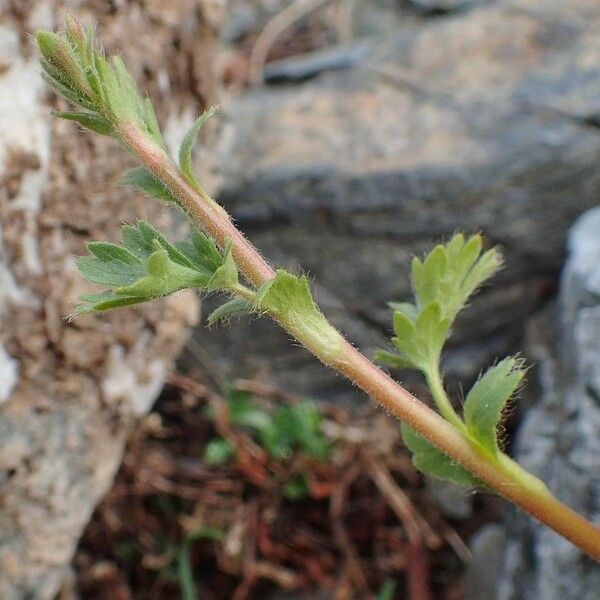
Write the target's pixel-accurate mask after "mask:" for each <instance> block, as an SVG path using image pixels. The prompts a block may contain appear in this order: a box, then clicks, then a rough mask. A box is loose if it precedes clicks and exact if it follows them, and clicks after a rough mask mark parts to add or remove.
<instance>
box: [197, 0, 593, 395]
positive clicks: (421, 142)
mask: <svg viewBox="0 0 600 600" xmlns="http://www.w3.org/2000/svg"><path fill="white" fill-rule="evenodd" d="M592 6H593V5H590V3H589V1H586V0H576V1H574V2H569V3H557V2H556V1H555V0H542V1H541V2H538V3H536V5H535V8H532V6H531V3H529V2H526V1H525V0H519V1H517V0H513V1H511V2H498V3H493V4H490V5H487V4H485V5H484V6H482V7H480V8H476V9H474V10H472V11H469V12H467V13H466V14H461V15H460V16H458V15H457V16H449V17H443V18H439V19H430V20H421V23H420V25H418V26H415V27H413V28H412V29H411V30H410V31H407V32H406V33H402V34H401V35H399V36H396V37H393V38H391V39H388V38H386V40H385V41H382V42H381V43H380V44H379V45H378V46H377V47H375V48H374V49H373V50H372V51H371V52H370V53H369V55H368V56H367V57H365V58H364V59H363V60H362V62H361V64H360V66H358V67H356V68H354V69H351V70H347V71H343V72H338V73H329V74H324V75H323V76H321V77H318V78H317V79H314V80H311V81H309V82H306V83H304V84H302V85H287V86H282V87H280V88H276V89H274V88H266V89H259V90H256V91H252V92H250V93H249V94H247V95H246V96H243V97H240V98H236V99H233V100H232V101H231V102H229V103H228V104H227V106H226V109H225V112H226V122H225V123H224V125H223V129H222V136H221V142H220V145H219V147H218V148H217V156H218V157H219V162H220V164H221V165H223V168H222V173H221V180H222V183H221V186H220V191H219V194H218V196H219V199H220V200H221V201H222V202H223V203H224V204H225V205H226V207H227V208H228V209H229V210H231V212H232V213H233V215H234V216H235V218H236V219H237V222H238V224H239V225H240V227H241V228H242V229H243V230H244V231H245V232H246V233H247V234H248V236H249V237H250V239H251V240H252V241H253V242H255V243H256V245H257V246H258V247H259V248H260V249H261V250H262V251H263V252H264V253H265V255H266V256H268V257H269V258H270V259H271V260H272V261H273V262H274V263H276V264H280V265H283V266H285V267H289V268H292V269H295V270H298V269H299V268H303V269H305V270H306V271H307V272H308V273H309V274H310V276H311V279H313V280H314V287H315V291H316V294H317V296H318V298H319V300H320V301H321V304H322V306H323V308H324V310H325V312H326V313H327V315H328V316H330V317H331V318H332V320H333V321H334V322H335V323H336V324H337V325H338V326H339V327H340V328H341V329H342V331H344V332H345V333H346V334H347V336H348V337H349V338H350V340H351V341H352V342H354V343H355V344H357V345H358V346H359V347H360V348H361V349H362V350H364V351H365V352H367V353H370V352H371V351H372V350H373V349H375V348H376V347H378V346H386V345H387V344H388V341H387V338H388V336H389V334H390V330H391V324H390V322H391V314H390V311H389V310H388V308H387V306H386V303H387V302H388V301H390V300H396V301H397V300H402V299H405V298H406V297H407V296H408V295H409V293H410V290H409V282H408V267H409V263H410V258H411V256H412V255H413V254H414V253H422V252H424V251H426V250H427V249H429V248H431V246H432V244H433V243H434V242H436V241H438V240H440V239H443V238H447V237H448V236H450V235H451V234H452V233H453V232H454V231H456V230H457V229H460V230H464V231H467V232H472V231H483V233H484V234H485V235H486V236H487V238H488V240H489V241H490V242H491V243H497V244H500V245H501V246H502V247H503V249H504V252H505V255H506V269H505V270H504V271H503V272H502V274H501V275H500V276H499V277H497V278H496V279H495V281H494V284H493V285H492V286H490V287H488V288H486V289H485V290H484V292H483V293H482V294H481V295H480V296H479V297H478V299H477V300H476V301H475V302H473V305H472V307H471V308H470V309H469V310H468V311H467V312H466V313H465V314H464V316H463V318H462V320H461V322H460V323H459V326H458V327H457V329H456V333H455V337H454V338H453V345H452V346H451V347H450V348H449V350H448V353H447V363H448V373H449V376H450V377H451V378H452V379H454V380H466V379H470V378H473V377H474V376H475V375H476V374H477V372H478V371H479V369H480V368H482V367H483V366H484V365H487V364H488V363H489V362H490V361H491V360H493V359H494V358H495V357H496V356H499V355H503V354H505V353H507V352H511V351H514V350H516V349H518V348H519V347H520V341H521V337H522V330H523V322H524V320H525V319H527V317H528V316H529V315H531V314H533V313H535V312H536V311H537V310H539V308H540V306H541V305H542V304H543V303H544V302H545V301H546V299H547V297H548V296H549V294H551V293H552V290H553V289H554V288H555V286H556V282H557V279H558V273H559V269H560V266H561V264H562V262H563V258H564V241H565V233H566V231H567V229H568V227H569V226H570V224H571V223H572V222H573V221H574V220H575V219H576V217H577V216H578V215H579V214H580V213H581V212H583V211H584V210H585V209H586V208H589V207H591V206H593V205H594V204H595V203H596V202H597V198H598V197H599V194H600V175H599V172H598V169H597V164H598V159H599V157H600V135H599V131H598V127H597V126H596V125H595V124H594V123H595V122H594V121H593V119H594V116H595V115H597V114H599V111H600V106H599V104H600V101H599V100H598V99H599V98H600V67H598V66H597V65H600V40H599V39H598V36H597V35H596V33H595V32H596V27H597V26H598V24H599V21H600V16H599V13H598V11H596V10H594V9H593V7H592ZM198 336H199V337H201V339H202V344H203V345H205V347H206V348H208V352H207V354H210V355H211V356H213V357H214V359H215V360H216V362H217V364H218V365H219V366H221V367H222V368H223V369H224V370H225V371H226V373H227V374H228V375H229V376H243V375H248V374H256V373H266V374H268V373H271V374H272V376H273V378H275V379H276V381H277V382H278V383H279V385H282V386H285V387H287V388H290V389H293V390H296V391H300V392H304V393H307V394H315V395H320V396H321V397H329V398H338V399H340V398H349V397H352V395H353V394H356V395H357V396H358V393H357V392H355V391H353V390H352V389H351V388H350V387H348V386H345V385H344V384H343V383H342V382H341V380H340V379H339V378H336V377H335V376H334V375H332V374H330V373H328V372H327V371H326V370H325V369H324V368H323V367H321V366H320V365H318V364H317V363H316V361H314V360H313V359H312V358H311V357H310V356H308V354H307V353H305V352H304V351H302V350H301V349H298V348H295V347H293V346H292V345H291V344H290V343H289V341H288V340H287V338H286V336H285V335H284V334H282V333H280V332H279V331H278V330H277V328H276V327H275V326H272V325H270V324H268V323H266V322H258V323H257V322H256V320H255V319H252V322H251V323H250V324H247V323H245V322H244V321H241V322H235V323H234V324H233V325H232V326H231V327H230V328H229V329H221V330H216V331H214V332H211V333H210V335H207V334H206V333H205V332H204V330H202V331H201V333H199V334H198Z"/></svg>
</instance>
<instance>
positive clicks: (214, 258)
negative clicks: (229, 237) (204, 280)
mask: <svg viewBox="0 0 600 600" xmlns="http://www.w3.org/2000/svg"><path fill="white" fill-rule="evenodd" d="M177 247H178V249H179V250H180V251H181V252H182V253H183V254H185V255H186V256H187V257H188V258H189V259H190V260H191V261H192V262H193V263H194V264H195V265H196V266H197V267H200V266H201V265H202V268H203V269H206V271H207V272H209V273H213V272H214V271H215V270H216V269H218V268H219V267H220V266H221V264H222V263H223V257H222V256H221V254H220V252H219V250H218V249H217V246H216V244H215V243H214V241H213V240H212V239H210V238H209V237H207V236H206V235H204V234H203V233H202V232H201V231H198V230H197V229H196V228H195V227H193V228H192V230H191V235H190V239H189V240H186V241H185V242H182V243H180V244H178V246H177Z"/></svg>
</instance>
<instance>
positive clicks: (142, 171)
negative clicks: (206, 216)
mask: <svg viewBox="0 0 600 600" xmlns="http://www.w3.org/2000/svg"><path fill="white" fill-rule="evenodd" d="M122 181H123V183H124V184H126V185H130V186H133V187H135V188H137V189H139V190H140V191H142V192H144V193H145V194H148V196H151V197H152V198H156V199H158V200H162V201H164V202H173V203H174V204H177V205H179V201H178V200H177V198H175V197H174V196H173V195H172V194H171V192H170V191H169V189H168V188H167V187H165V186H164V185H163V184H162V183H161V182H160V181H158V179H156V178H155V177H154V176H153V175H152V174H151V173H150V172H149V171H148V170H147V169H146V168H144V167H135V168H133V169H129V170H128V171H126V172H125V174H124V175H123V179H122Z"/></svg>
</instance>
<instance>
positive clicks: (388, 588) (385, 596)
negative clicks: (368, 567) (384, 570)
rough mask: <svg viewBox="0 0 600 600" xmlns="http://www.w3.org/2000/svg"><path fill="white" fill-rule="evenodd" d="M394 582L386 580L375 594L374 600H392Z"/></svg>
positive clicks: (394, 587) (394, 588)
mask: <svg viewBox="0 0 600 600" xmlns="http://www.w3.org/2000/svg"><path fill="white" fill-rule="evenodd" d="M395 590H396V582H395V581H394V580H393V579H387V580H386V581H385V583H384V584H383V585H382V586H381V589H380V590H379V592H378V593H377V598H376V600H393V598H394V591H395Z"/></svg>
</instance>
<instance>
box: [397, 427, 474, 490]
mask: <svg viewBox="0 0 600 600" xmlns="http://www.w3.org/2000/svg"><path fill="white" fill-rule="evenodd" d="M401 428H402V439H403V440H404V443H405V445H406V447H407V448H408V449H409V450H410V451H411V452H412V453H413V456H412V462H413V465H414V466H415V467H416V468H417V469H418V470H419V471H421V472H422V473H425V474H426V475H432V476H434V477H437V478H438V479H445V480H448V481H453V482H454V483H459V484H461V485H467V486H470V487H473V486H476V487H481V486H482V483H481V481H480V480H479V479H478V478H477V477H475V476H474V475H472V474H471V473H470V472H469V471H467V470H466V469H465V468H464V467H463V466H462V465H460V464H458V463H456V462H454V461H453V460H452V459H451V458H450V457H449V456H448V455H446V454H444V453H443V452H442V451H441V450H438V449H437V448H436V447H435V446H434V445H433V444H431V442H429V441H428V440H426V439H425V438H424V437H423V436H422V435H420V434H419V433H417V432H416V431H415V430H414V429H412V428H411V427H410V426H409V425H407V424H406V423H402V424H401Z"/></svg>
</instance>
